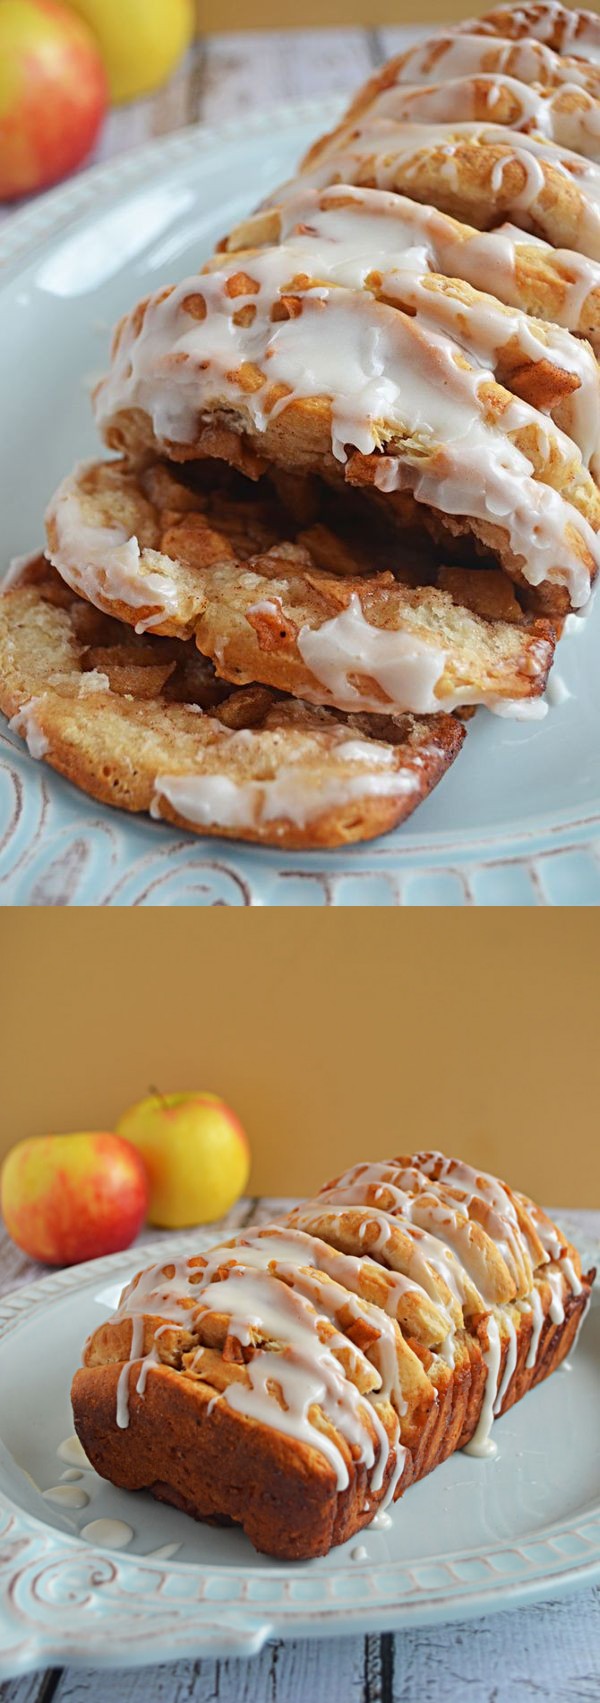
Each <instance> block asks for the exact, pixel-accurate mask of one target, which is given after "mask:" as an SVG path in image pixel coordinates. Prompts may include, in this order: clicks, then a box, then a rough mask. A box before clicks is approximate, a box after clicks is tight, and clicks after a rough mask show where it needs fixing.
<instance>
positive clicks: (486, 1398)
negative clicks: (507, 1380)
mask: <svg viewBox="0 0 600 1703" xmlns="http://www.w3.org/2000/svg"><path fill="white" fill-rule="evenodd" d="M486 1325H487V1333H488V1346H487V1348H486V1349H485V1350H484V1351H483V1358H484V1360H485V1364H486V1367H487V1373H486V1380H485V1389H484V1392H483V1401H482V1404H481V1411H480V1414H479V1419H478V1421H477V1425H476V1428H475V1430H474V1432H473V1436H472V1437H471V1438H470V1441H469V1442H468V1443H466V1444H465V1449H464V1453H465V1454H466V1455H474V1456H475V1457H476V1459H479V1460H487V1459H489V1458H490V1457H491V1456H492V1455H495V1454H496V1453H497V1444H496V1443H495V1442H494V1441H493V1439H492V1438H491V1437H490V1431H491V1429H492V1424H493V1420H494V1403H495V1400H496V1394H497V1389H498V1373H499V1370H500V1361H501V1355H502V1343H501V1339H500V1331H499V1329H498V1324H497V1321H496V1319H495V1318H494V1314H493V1313H490V1316H489V1318H488V1319H487V1320H486Z"/></svg>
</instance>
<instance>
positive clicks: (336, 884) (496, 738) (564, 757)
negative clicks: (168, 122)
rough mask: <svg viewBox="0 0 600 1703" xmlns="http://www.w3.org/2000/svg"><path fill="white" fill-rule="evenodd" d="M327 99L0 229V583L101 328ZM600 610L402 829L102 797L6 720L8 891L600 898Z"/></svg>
mask: <svg viewBox="0 0 600 1703" xmlns="http://www.w3.org/2000/svg"><path fill="white" fill-rule="evenodd" d="M338 110H339V103H333V102H331V101H326V102H323V101H312V102H311V103H310V104H308V105H307V104H304V105H303V106H301V107H297V108H293V107H292V108H288V109H286V111H285V112H279V113H276V112H275V113H274V112H270V113H266V114H261V115H259V116H255V117H253V118H247V117H245V118H244V122H243V126H241V125H237V124H235V123H229V124H227V125H223V126H221V127H220V128H218V129H215V130H211V129H207V128H206V127H203V126H200V127H198V128H197V129H195V130H192V131H186V132H183V133H182V134H180V135H175V136H172V137H170V138H169V139H168V140H167V141H166V142H165V141H160V142H155V143H152V144H150V146H149V147H146V148H143V149H141V150H138V151H137V152H136V153H134V154H131V155H128V156H126V157H125V158H123V159H121V160H117V161H115V162H113V163H111V164H110V165H108V166H102V167H99V168H96V169H95V170H94V171H92V172H89V173H87V174H84V175H82V176H81V177H79V178H76V179H75V180H73V181H72V182H71V183H69V184H68V185H67V186H66V187H65V188H62V189H59V190H57V191H55V192H54V193H53V194H51V195H49V196H46V197H44V198H43V199H42V200H41V201H40V202H37V203H35V204H34V205H33V207H32V208H31V209H29V210H27V211H26V212H24V213H22V214H20V215H17V216H16V217H15V218H14V219H11V220H8V221H7V223H6V226H5V228H4V229H3V230H2V232H1V233H0V261H1V260H3V261H4V268H3V274H2V279H1V281H0V370H1V371H2V375H3V382H2V388H1V392H0V442H1V443H2V467H1V470H0V512H1V514H2V543H1V546H0V576H1V573H2V571H3V568H4V567H5V566H6V565H7V563H8V561H9V560H10V558H11V556H13V555H15V554H21V553H22V552H24V551H28V550H31V549H34V548H36V546H39V544H40V540H41V539H42V536H43V533H42V516H43V512H44V507H45V504H46V502H47V500H48V497H49V496H50V494H51V492H52V490H53V489H54V487H55V486H56V484H57V482H58V480H59V479H60V478H61V477H62V475H63V474H64V473H65V472H66V470H67V469H68V468H69V467H71V465H72V464H73V463H74V462H75V461H77V460H78V459H81V458H82V457H83V458H85V457H88V456H93V455H94V454H97V453H98V443H97V439H96V437H95V433H94V429H93V426H92V421H91V413H90V407H89V397H88V394H87V391H88V388H89V385H90V383H91V381H92V380H93V378H94V377H95V376H97V375H98V374H99V373H100V372H101V371H102V370H103V369H104V367H105V366H106V363H107V359H108V340H109V329H110V327H111V326H112V324H113V323H114V321H115V320H116V319H117V318H118V316H119V315H120V314H121V313H122V312H123V310H124V309H126V308H128V307H130V306H131V304H132V302H134V301H136V300H137V299H138V298H139V297H140V296H141V295H143V294H144V293H145V292H146V291H148V290H152V289H155V288H156V287H157V286H158V285H159V284H160V283H162V282H163V281H164V280H165V279H175V278H178V277H182V276H184V275H185V274H186V273H187V272H189V271H191V270H193V269H194V268H195V267H196V266H197V265H198V263H199V262H200V261H201V260H202V259H203V258H204V257H205V256H206V255H207V254H208V253H209V252H210V251H211V248H212V246H213V244H214V242H215V239H216V238H217V237H218V236H220V235H221V234H222V232H223V231H224V230H226V229H227V228H228V227H229V226H230V225H231V224H233V223H234V221H235V220H236V218H238V217H239V216H240V215H241V214H242V213H244V212H246V211H247V210H248V209H249V208H250V207H252V206H253V205H254V204H255V203H256V201H257V200H258V199H259V198H260V196H261V195H263V194H265V193H266V191H267V190H268V189H269V188H271V187H272V186H273V185H274V184H276V183H277V181H278V180H280V179H281V178H282V177H284V176H285V175H286V174H287V173H288V172H289V171H291V169H292V168H293V166H294V163H295V162H296V161H297V160H298V158H299V156H300V154H301V152H302V150H303V149H304V147H305V146H306V144H307V143H308V142H309V140H310V139H311V138H312V137H314V135H315V134H317V133H318V132H319V131H320V130H322V129H324V128H325V127H326V126H327V125H329V124H330V123H331V122H332V121H333V119H334V117H335V115H336V113H337V111H338ZM599 623H600V608H599V607H598V606H597V607H596V610H595V613H594V614H593V616H592V617H591V619H590V620H589V621H588V622H587V624H586V625H585V630H584V631H583V633H582V635H581V636H580V637H578V638H577V639H575V640H569V641H565V642H564V644H563V646H562V647H561V656H560V661H559V663H558V670H559V673H560V675H561V677H562V678H563V680H564V682H565V684H566V686H567V688H568V690H569V691H570V692H571V694H572V695H571V696H570V697H569V698H567V699H566V701H565V702H564V703H562V704H561V705H560V706H558V707H556V708H554V709H553V710H552V711H551V713H550V714H549V715H548V716H547V718H546V721H545V722H544V723H542V724H539V723H532V724H529V725H527V724H523V723H518V722H507V721H501V720H499V719H498V718H495V717H493V716H490V715H486V714H485V713H483V712H482V713H480V714H479V715H478V716H477V717H476V718H475V721H474V723H473V724H472V725H471V726H470V728H469V732H468V737H467V742H466V747H465V750H464V751H463V753H462V754H461V757H460V758H459V760H458V762H457V763H456V765H455V767H454V769H453V770H452V771H451V772H450V774H449V775H448V777H447V778H446V779H445V780H444V781H443V782H442V785H441V786H440V787H439V788H438V789H437V791H436V792H435V794H434V795H433V797H432V798H431V799H430V800H428V802H427V803H426V804H425V805H424V806H423V807H422V808H421V809H419V810H418V811H417V813H416V815H415V817H414V818H413V819H412V821H410V822H408V823H407V824H406V825H405V827H403V828H402V829H400V830H398V832H397V833H395V834H393V835H391V836H388V837H387V838H385V839H383V840H379V841H376V842H375V843H374V844H373V845H368V846H364V847H356V848H349V849H347V850H344V851H342V852H341V853H329V854H321V853H319V854H315V853H313V854H304V855H302V854H297V855H296V854H281V853H277V852H268V851H267V852H265V851H261V850H258V849H256V848H248V847H243V846H235V845H232V844H231V843H230V842H228V841H222V842H219V841H218V840H210V841H206V840H204V841H203V840H196V839H194V838H193V837H192V836H191V835H182V834H181V833H179V832H178V831H176V830H173V829H169V828H168V827H161V826H160V825H158V824H156V823H152V822H150V821H149V820H146V819H144V818H137V819H130V818H127V817H126V816H125V815H124V814H119V813H117V812H115V811H111V810H109V809H103V808H101V807H98V806H97V805H95V804H93V803H92V802H90V801H89V800H87V799H86V798H84V797H82V796H81V795H80V794H78V793H77V792H76V791H75V790H74V789H73V788H72V787H70V786H68V785H67V783H66V782H63V781H61V780H60V779H59V778H58V777H56V776H53V775H52V774H51V772H50V771H48V770H46V769H45V768H44V766H43V764H38V765H36V764H35V763H34V762H33V761H32V759H31V758H30V757H29V756H28V755H27V752H26V751H25V750H24V748H23V746H22V744H21V742H20V741H19V740H18V738H17V736H16V735H14V736H13V735H10V734H7V733H6V731H5V729H6V724H5V723H4V722H3V723H2V730H1V731H0V901H1V902H3V903H4V904H17V905H21V904H40V903H44V904H57V903H61V904H64V903H76V904H108V905H113V904H114V905H129V904H169V905H170V904H193V905H209V904H215V903H221V904H222V903H225V904H304V903H310V904H315V903H317V904H319V903H320V904H323V903H340V904H350V905H355V904H390V903H393V904H394V903H406V904H411V905H412V904H415V905H420V904H464V903H477V904H518V905H530V904H535V903H539V902H549V903H554V904H573V903H576V904H594V903H600V856H599V845H600V739H599V738H598V725H599V719H600V716H599V712H600V669H599V668H598V666H597V661H596V653H597V649H598V640H599V631H600V628H599Z"/></svg>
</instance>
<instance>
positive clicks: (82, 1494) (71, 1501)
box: [42, 1484, 89, 1508]
mask: <svg viewBox="0 0 600 1703" xmlns="http://www.w3.org/2000/svg"><path fill="white" fill-rule="evenodd" d="M42 1495H43V1496H44V1497H45V1500H46V1502H55V1503H56V1506H57V1508H87V1505H88V1502H89V1496H88V1494H87V1491H86V1490H80V1489H79V1486H78V1485H76V1484H53V1485H51V1487H50V1489H49V1490H43V1491H42Z"/></svg>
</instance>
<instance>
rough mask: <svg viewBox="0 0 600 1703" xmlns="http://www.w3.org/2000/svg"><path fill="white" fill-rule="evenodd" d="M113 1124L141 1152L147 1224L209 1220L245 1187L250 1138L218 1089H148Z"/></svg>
mask: <svg viewBox="0 0 600 1703" xmlns="http://www.w3.org/2000/svg"><path fill="white" fill-rule="evenodd" d="M117 1130H118V1132H119V1135H123V1136H124V1137H125V1140H126V1141H131V1142H133V1145H134V1147H137V1148H138V1150H139V1152H140V1153H141V1155H142V1158H143V1161H144V1164H145V1167H146V1171H147V1174H148V1179H149V1183H150V1205H149V1208H148V1222H149V1223H150V1224H160V1225H162V1226H164V1227H166V1228H168V1229H170V1230H180V1229H183V1228H184V1227H185V1226H186V1225H189V1224H209V1223H210V1222H211V1221H212V1219H213V1218H222V1216H223V1214H224V1213H225V1212H228V1211H229V1208H230V1206H233V1203H234V1201H235V1200H237V1199H238V1196H239V1195H241V1194H243V1192H244V1189H245V1187H246V1183H247V1181H248V1175H249V1171H250V1149H249V1147H248V1141H247V1138H246V1135H245V1133H244V1130H243V1129H242V1126H241V1123H239V1121H238V1119H237V1118H236V1116H235V1113H234V1112H232V1111H231V1109H230V1107H229V1106H226V1105H225V1101H224V1100H220V1099H219V1098H218V1096H217V1095H216V1094H203V1093H198V1094H190V1093H187V1094H186V1093H183V1094H149V1095H148V1096H147V1098H146V1099H145V1100H139V1101H138V1103H137V1105H135V1106H131V1107H130V1109H129V1111H128V1112H125V1113H124V1115H123V1117H122V1118H120V1120H119V1122H118V1124H117Z"/></svg>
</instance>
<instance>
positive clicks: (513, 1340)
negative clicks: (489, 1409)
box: [494, 1308, 518, 1417]
mask: <svg viewBox="0 0 600 1703" xmlns="http://www.w3.org/2000/svg"><path fill="white" fill-rule="evenodd" d="M503 1322H504V1325H505V1328H506V1331H507V1334H508V1348H507V1351H506V1360H505V1362H504V1371H503V1373H502V1377H501V1379H500V1382H499V1384H498V1389H497V1393H496V1399H495V1401H494V1417H495V1416H496V1415H497V1414H498V1413H501V1412H502V1406H503V1403H504V1397H505V1396H506V1395H507V1394H508V1386H509V1384H510V1381H511V1378H512V1375H513V1372H514V1369H515V1366H516V1364H517V1355H518V1337H517V1327H516V1325H515V1321H514V1319H513V1317H512V1314H511V1313H510V1312H509V1311H508V1308H507V1310H506V1313H505V1314H504V1316H503Z"/></svg>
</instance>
